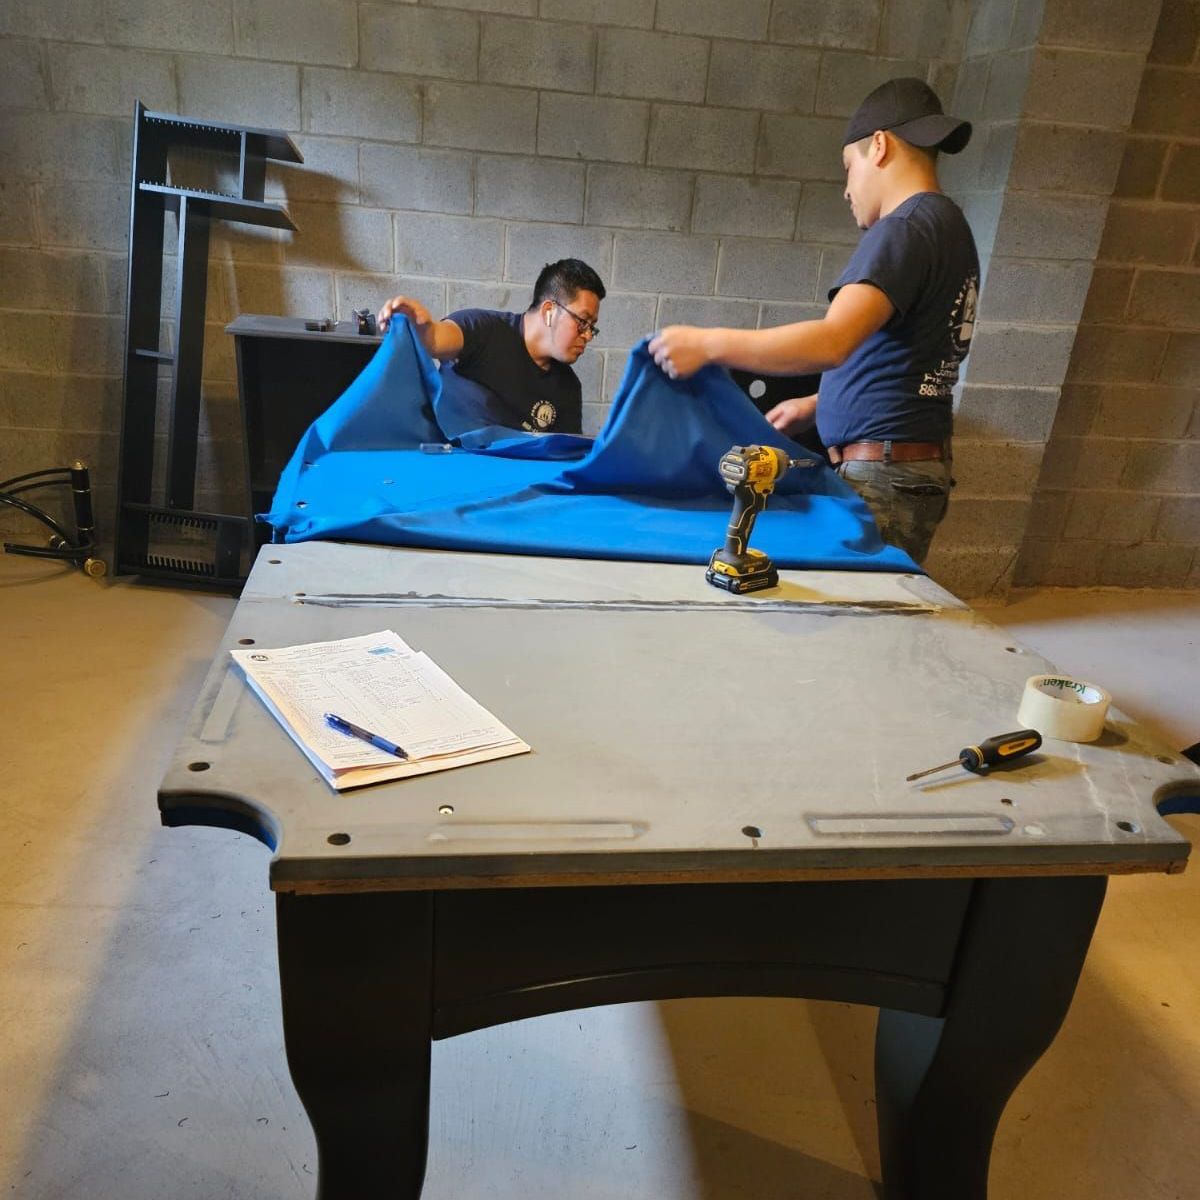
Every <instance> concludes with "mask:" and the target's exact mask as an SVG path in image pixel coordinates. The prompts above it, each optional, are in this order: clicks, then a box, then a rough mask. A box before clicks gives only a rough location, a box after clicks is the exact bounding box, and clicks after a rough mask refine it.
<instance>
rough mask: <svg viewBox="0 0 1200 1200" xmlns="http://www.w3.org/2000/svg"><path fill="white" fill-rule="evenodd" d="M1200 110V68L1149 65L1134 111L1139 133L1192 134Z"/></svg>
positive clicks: (1134, 122) (1135, 128)
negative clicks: (1187, 68)
mask: <svg viewBox="0 0 1200 1200" xmlns="http://www.w3.org/2000/svg"><path fill="white" fill-rule="evenodd" d="M1198 111H1200V72H1197V71H1180V70H1177V69H1175V68H1173V67H1147V68H1146V73H1145V75H1144V76H1143V77H1142V87H1141V91H1140V92H1139V93H1138V102H1137V108H1136V109H1135V110H1134V113H1133V129H1134V130H1135V131H1136V132H1138V133H1166V134H1179V135H1182V136H1184V137H1192V136H1194V135H1195V132H1196V116H1195V114H1196V113H1197V112H1198Z"/></svg>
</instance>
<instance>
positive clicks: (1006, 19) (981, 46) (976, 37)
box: [964, 0, 1013, 58]
mask: <svg viewBox="0 0 1200 1200" xmlns="http://www.w3.org/2000/svg"><path fill="white" fill-rule="evenodd" d="M1012 19H1013V0H978V3H976V4H972V5H971V16H970V21H969V23H968V26H967V36H966V43H965V47H964V53H965V55H966V57H967V58H976V57H979V56H981V55H990V54H997V53H999V52H1000V51H1002V50H1007V49H1008V47H1009V40H1008V35H1009V31H1010V30H1011V28H1012Z"/></svg>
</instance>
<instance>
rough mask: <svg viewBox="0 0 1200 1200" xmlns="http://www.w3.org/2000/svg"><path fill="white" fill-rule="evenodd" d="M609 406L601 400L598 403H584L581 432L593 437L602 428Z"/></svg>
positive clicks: (606, 418)
mask: <svg viewBox="0 0 1200 1200" xmlns="http://www.w3.org/2000/svg"><path fill="white" fill-rule="evenodd" d="M609 407H610V406H609V405H608V404H606V403H604V402H603V401H602V402H600V403H598V404H584V406H583V432H584V433H586V434H587V435H588V437H595V436H596V435H597V434H598V433H599V432H600V430H602V429H603V428H604V423H605V421H607V420H608V413H609Z"/></svg>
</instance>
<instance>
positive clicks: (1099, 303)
mask: <svg viewBox="0 0 1200 1200" xmlns="http://www.w3.org/2000/svg"><path fill="white" fill-rule="evenodd" d="M1133 276H1134V271H1133V268H1132V267H1096V268H1094V269H1093V271H1092V282H1091V284H1090V285H1089V286H1088V294H1087V299H1086V300H1085V301H1084V305H1083V315H1082V317H1081V318H1080V319H1081V320H1082V321H1083V322H1084V324H1086V325H1101V324H1105V323H1108V322H1111V323H1112V324H1120V323H1121V322H1122V321H1124V320H1125V316H1126V313H1127V310H1128V308H1129V293H1130V291H1131V290H1132V288H1133Z"/></svg>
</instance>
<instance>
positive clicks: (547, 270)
mask: <svg viewBox="0 0 1200 1200" xmlns="http://www.w3.org/2000/svg"><path fill="white" fill-rule="evenodd" d="M580 292H595V293H596V295H597V296H598V297H599V298H600V299H601V300H603V299H604V284H603V283H601V282H600V276H599V275H597V274H596V272H595V271H593V270H592V268H591V267H589V266H588V265H587V263H585V262H584V261H583V259H581V258H560V259H559V260H558V262H552V263H547V264H546V265H545V266H544V267H543V268H542V269H541V271H540V273H539V274H538V277H537V283H535V284H534V285H533V300H532V301H531V302H530V305H529V310H530V312H532V311H533V310H534V309H535V308H537V306H538V305H539V304H541V303H542V301H543V300H559V301H561V302H562V303H564V304H569V303H570V302H571V301H572V300H574V299H575V297H576V296H577V295H578V294H579V293H580Z"/></svg>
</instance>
